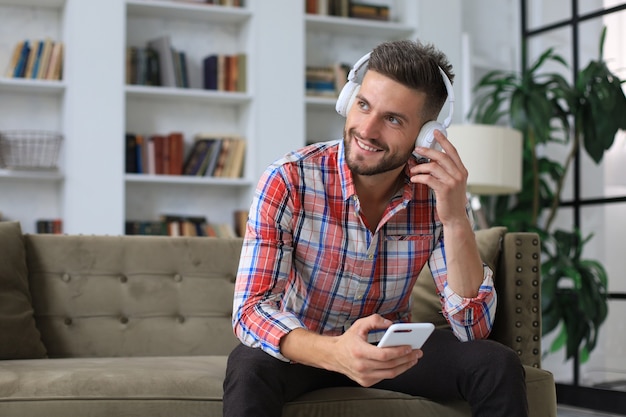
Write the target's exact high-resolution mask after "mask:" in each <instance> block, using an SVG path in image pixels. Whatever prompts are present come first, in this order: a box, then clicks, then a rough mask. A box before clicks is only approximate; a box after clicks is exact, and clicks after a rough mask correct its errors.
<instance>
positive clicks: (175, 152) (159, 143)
mask: <svg viewBox="0 0 626 417" xmlns="http://www.w3.org/2000/svg"><path fill="white" fill-rule="evenodd" d="M184 150H185V141H184V136H183V134H182V133H180V132H172V133H169V134H167V135H162V134H155V135H152V136H144V135H141V134H135V133H127V134H126V172H127V173H129V174H155V175H181V174H182V173H183V161H184Z"/></svg>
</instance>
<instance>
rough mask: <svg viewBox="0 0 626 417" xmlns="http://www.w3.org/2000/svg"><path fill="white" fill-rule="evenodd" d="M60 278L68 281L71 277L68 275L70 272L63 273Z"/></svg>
mask: <svg viewBox="0 0 626 417" xmlns="http://www.w3.org/2000/svg"><path fill="white" fill-rule="evenodd" d="M61 279H62V280H63V281H64V282H70V280H71V279H72V277H71V276H70V274H68V273H67V272H66V273H65V274H63V276H62V277H61Z"/></svg>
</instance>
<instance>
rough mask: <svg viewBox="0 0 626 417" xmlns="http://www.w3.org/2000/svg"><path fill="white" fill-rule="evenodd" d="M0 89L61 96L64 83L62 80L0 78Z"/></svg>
mask: <svg viewBox="0 0 626 417" xmlns="http://www.w3.org/2000/svg"><path fill="white" fill-rule="evenodd" d="M0 91H4V92H8V93H29V94H30V93H36V94H47V95H51V96H61V95H63V93H64V92H65V83H64V82H63V81H49V80H32V79H28V78H0Z"/></svg>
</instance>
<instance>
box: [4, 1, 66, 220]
mask: <svg viewBox="0 0 626 417" xmlns="http://www.w3.org/2000/svg"><path fill="white" fill-rule="evenodd" d="M64 19H65V1H64V0H42V1H34V0H29V1H20V0H1V1H0V71H1V72H0V96H1V97H2V100H0V130H2V131H10V130H48V131H54V132H58V133H61V134H63V133H64V121H65V92H66V88H67V87H66V83H65V81H57V80H55V81H52V80H40V79H30V78H11V77H8V76H7V75H8V74H7V70H8V68H9V67H11V62H10V61H11V56H12V54H13V50H14V48H15V47H16V45H17V44H18V43H19V42H21V41H24V40H26V39H28V40H30V41H31V42H34V41H39V40H43V39H46V38H50V39H52V40H55V41H63V40H64V37H65V34H64ZM62 158H63V156H62V155H61V158H60V159H61V160H62ZM61 163H62V161H59V164H61ZM63 186H64V172H63V170H62V169H59V170H12V169H0V195H1V196H2V197H0V212H2V216H3V219H16V220H22V219H27V220H26V221H25V222H24V227H23V228H24V229H25V231H31V232H32V231H34V230H35V221H36V219H41V218H59V217H61V215H62V197H61V190H62V189H63Z"/></svg>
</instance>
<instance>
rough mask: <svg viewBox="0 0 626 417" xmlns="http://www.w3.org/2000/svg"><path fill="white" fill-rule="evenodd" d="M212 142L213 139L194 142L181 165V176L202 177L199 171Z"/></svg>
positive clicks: (201, 139)
mask: <svg viewBox="0 0 626 417" xmlns="http://www.w3.org/2000/svg"><path fill="white" fill-rule="evenodd" d="M214 141H215V139H209V138H197V139H196V140H195V141H194V143H193V146H192V148H191V150H190V151H189V154H188V155H187V159H186V160H185V163H184V165H183V175H204V172H202V173H200V171H201V169H202V166H203V164H205V163H206V161H207V159H208V158H207V155H209V153H210V151H211V146H212V144H213V142H214ZM205 169H206V165H205Z"/></svg>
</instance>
